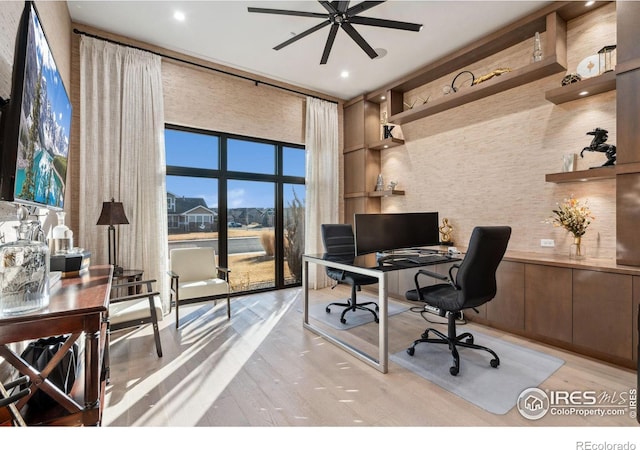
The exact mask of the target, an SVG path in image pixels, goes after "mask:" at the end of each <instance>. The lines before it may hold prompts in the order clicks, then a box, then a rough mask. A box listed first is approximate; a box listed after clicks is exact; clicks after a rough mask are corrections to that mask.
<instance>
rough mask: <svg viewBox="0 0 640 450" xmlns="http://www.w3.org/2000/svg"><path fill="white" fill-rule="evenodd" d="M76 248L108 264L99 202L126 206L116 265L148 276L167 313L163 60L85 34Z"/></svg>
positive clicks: (104, 228) (81, 72)
mask: <svg viewBox="0 0 640 450" xmlns="http://www.w3.org/2000/svg"><path fill="white" fill-rule="evenodd" d="M80 186H81V192H80V193H79V202H80V203H79V216H80V223H79V228H80V229H79V230H78V237H77V242H78V244H77V245H79V246H81V247H84V248H86V249H88V250H90V251H91V253H92V258H91V262H92V264H106V263H107V262H108V251H107V227H106V226H101V225H96V222H97V220H98V217H99V216H100V211H101V209H102V202H105V201H110V199H111V198H114V199H115V200H116V201H119V202H122V204H123V206H124V210H125V213H126V215H127V218H128V220H129V225H116V227H117V229H116V233H117V237H118V239H117V240H118V260H117V263H118V265H119V266H121V267H124V268H125V269H142V270H144V276H143V278H144V279H155V280H157V283H156V285H155V287H156V289H158V290H159V291H160V292H161V294H162V298H163V306H164V307H165V308H167V309H168V301H169V300H168V278H167V275H166V273H167V257H168V244H167V201H166V193H165V191H166V188H165V151H164V105H163V97H162V72H161V58H160V57H159V56H157V55H154V54H151V53H148V52H144V51H141V50H137V49H132V48H128V47H124V46H119V45H116V44H112V43H109V42H105V41H102V40H99V39H94V38H90V37H87V36H82V37H81V41H80Z"/></svg>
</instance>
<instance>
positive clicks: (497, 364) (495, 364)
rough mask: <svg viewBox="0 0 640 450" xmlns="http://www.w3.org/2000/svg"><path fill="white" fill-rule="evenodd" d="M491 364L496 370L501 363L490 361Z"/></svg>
mask: <svg viewBox="0 0 640 450" xmlns="http://www.w3.org/2000/svg"><path fill="white" fill-rule="evenodd" d="M489 364H491V367H493V368H494V369H495V368H496V367H498V366H499V365H500V361H498V360H497V359H492V360H491V361H489Z"/></svg>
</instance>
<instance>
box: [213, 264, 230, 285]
mask: <svg viewBox="0 0 640 450" xmlns="http://www.w3.org/2000/svg"><path fill="white" fill-rule="evenodd" d="M216 270H217V271H218V276H220V274H222V279H223V280H224V281H226V282H227V283H228V282H229V274H230V273H231V269H229V268H227V267H220V266H216Z"/></svg>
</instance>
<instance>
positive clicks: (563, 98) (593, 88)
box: [545, 70, 616, 105]
mask: <svg viewBox="0 0 640 450" xmlns="http://www.w3.org/2000/svg"><path fill="white" fill-rule="evenodd" d="M615 88H616V72H615V71H614V70H612V71H610V72H605V73H603V74H602V75H599V76H597V77H592V78H587V79H585V80H582V81H578V82H577V83H571V84H568V85H566V86H560V87H558V88H555V89H551V90H550V91H547V92H546V93H545V98H546V99H547V100H549V101H550V102H552V103H555V104H556V105H560V104H562V103H566V102H570V101H573V100H578V99H581V98H585V97H591V96H592V95H597V94H602V93H603V92H609V91H613V90H615Z"/></svg>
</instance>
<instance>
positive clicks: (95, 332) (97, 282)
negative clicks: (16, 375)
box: [0, 266, 113, 426]
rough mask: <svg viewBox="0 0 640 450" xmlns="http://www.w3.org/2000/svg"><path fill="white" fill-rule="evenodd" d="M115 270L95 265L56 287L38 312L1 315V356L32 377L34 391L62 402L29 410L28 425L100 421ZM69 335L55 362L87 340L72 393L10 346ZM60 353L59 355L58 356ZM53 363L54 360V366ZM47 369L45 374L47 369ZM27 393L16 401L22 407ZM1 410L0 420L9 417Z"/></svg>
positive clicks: (26, 417) (94, 422)
mask: <svg viewBox="0 0 640 450" xmlns="http://www.w3.org/2000/svg"><path fill="white" fill-rule="evenodd" d="M112 277H113V269H112V267H111V266H93V267H90V268H89V271H88V272H87V273H86V274H85V275H83V276H81V277H78V278H65V279H63V280H62V281H61V282H60V284H58V285H56V286H54V287H53V289H52V292H51V298H50V302H49V306H48V307H47V308H45V309H42V310H40V311H35V312H33V313H29V314H23V315H17V316H14V317H4V318H0V356H1V357H2V358H4V359H5V360H6V361H7V362H9V363H10V364H11V365H12V366H13V367H15V368H16V369H18V370H19V371H20V372H21V373H22V374H24V375H29V377H30V379H31V381H32V386H31V390H32V392H34V391H36V390H38V389H40V390H42V391H44V392H46V393H47V394H49V396H50V397H52V398H53V399H55V400H56V402H57V403H58V404H57V405H56V406H54V407H53V408H51V410H47V411H29V408H28V407H26V408H25V409H26V412H25V414H24V416H25V420H26V422H27V424H30V425H94V426H98V425H100V423H101V420H102V405H103V403H104V388H105V383H106V380H105V372H106V369H107V368H106V367H103V366H104V356H105V350H107V349H108V345H109V343H108V333H107V320H106V319H107V313H108V309H109V294H110V291H111V281H112ZM57 335H69V338H68V339H67V342H66V345H65V347H63V348H62V349H61V350H60V351H59V352H58V353H57V354H56V356H54V358H53V360H52V363H53V362H55V363H57V360H59V359H61V358H62V356H63V355H62V354H63V353H64V351H66V349H67V348H68V347H70V346H71V345H72V344H73V343H74V342H75V341H77V340H78V339H80V338H83V339H84V359H83V364H82V365H81V366H82V367H81V369H80V374H79V376H78V377H77V378H76V382H75V384H74V386H73V389H72V391H71V393H70V394H69V395H67V394H65V393H64V392H63V391H61V390H60V389H58V388H57V386H55V385H54V384H53V383H51V381H49V380H48V379H47V378H46V376H44V377H43V376H42V375H41V373H40V372H39V371H38V370H36V369H34V368H33V367H31V366H29V365H28V364H26V362H25V361H24V360H23V359H22V358H21V357H20V355H18V354H16V353H15V352H14V351H13V350H11V349H10V348H9V346H8V344H10V343H13V342H21V341H26V340H33V339H38V338H42V337H49V336H57ZM56 357H57V358H56ZM54 366H55V364H54ZM46 371H47V369H46V368H45V369H44V370H43V372H46ZM28 398H29V397H24V398H22V399H20V400H19V401H18V402H17V403H16V407H17V408H18V409H19V410H22V408H23V407H25V404H26V402H27V400H28ZM2 414H4V411H0V424H4V423H5V422H7V420H8V419H9V417H8V415H7V417H5V416H3V415H2Z"/></svg>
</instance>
